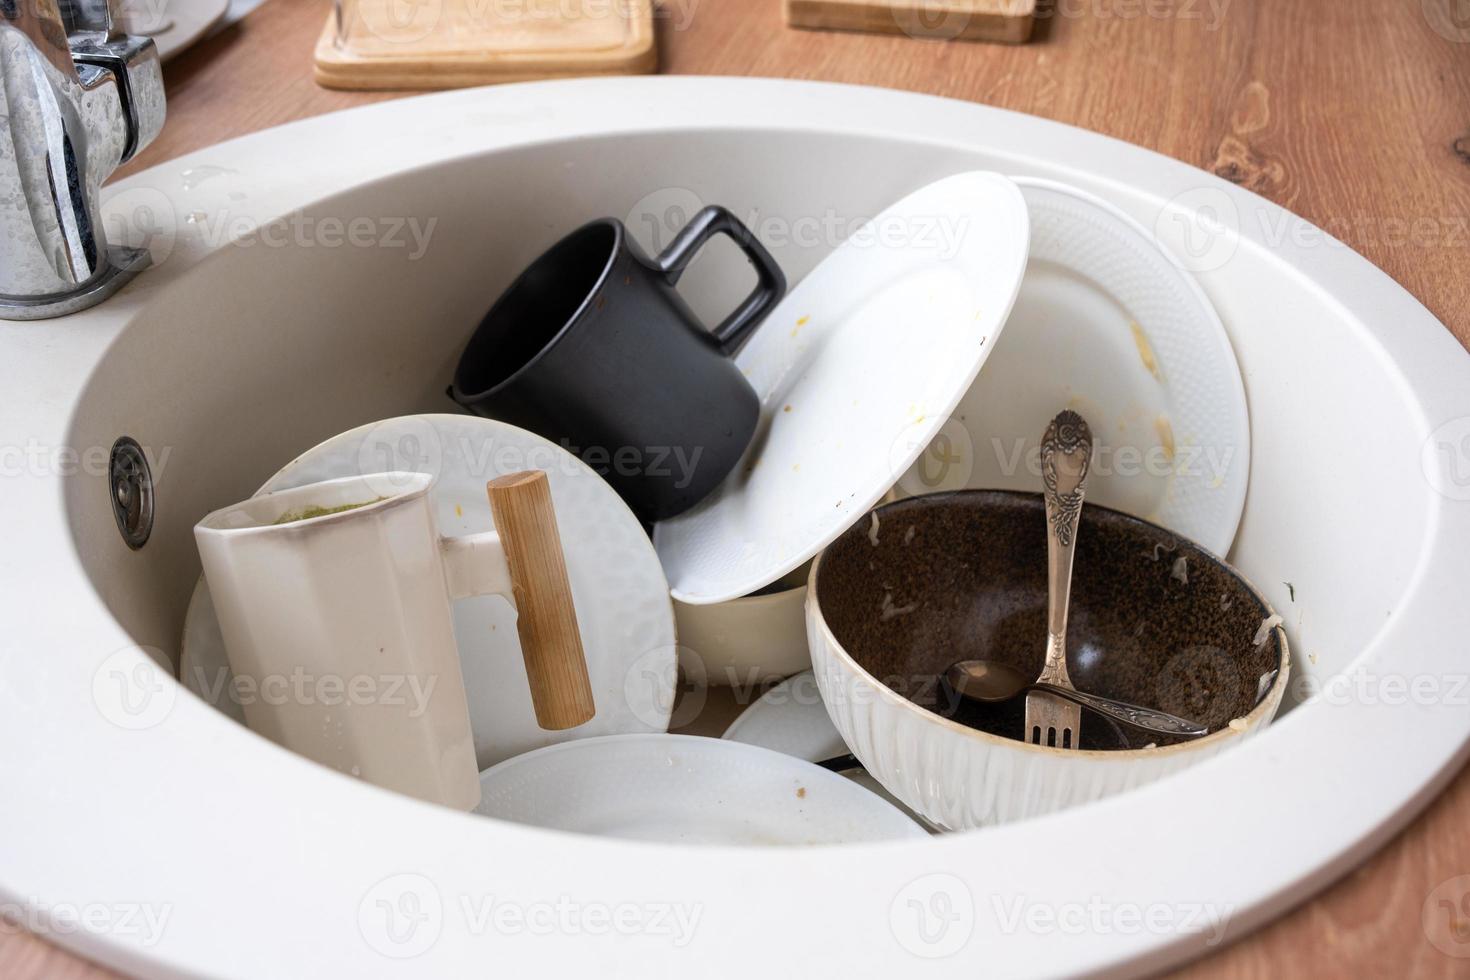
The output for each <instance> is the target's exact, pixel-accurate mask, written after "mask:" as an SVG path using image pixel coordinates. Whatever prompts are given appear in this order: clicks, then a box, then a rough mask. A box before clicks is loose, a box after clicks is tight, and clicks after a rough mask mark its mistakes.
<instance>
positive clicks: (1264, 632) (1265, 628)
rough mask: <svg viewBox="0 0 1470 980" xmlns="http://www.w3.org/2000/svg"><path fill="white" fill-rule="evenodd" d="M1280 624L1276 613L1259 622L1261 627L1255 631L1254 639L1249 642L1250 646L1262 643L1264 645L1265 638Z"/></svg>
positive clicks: (1280, 621) (1280, 620) (1279, 618)
mask: <svg viewBox="0 0 1470 980" xmlns="http://www.w3.org/2000/svg"><path fill="white" fill-rule="evenodd" d="M1281 623H1282V619H1281V617H1280V616H1279V615H1277V614H1276V613H1272V614H1271V615H1269V616H1267V617H1266V618H1265V619H1263V620H1261V625H1260V627H1258V628H1257V629H1256V637H1255V639H1253V640H1251V645H1252V646H1260V645H1261V644H1262V643H1265V642H1266V638H1267V637H1268V636H1270V635H1271V631H1272V630H1274V629H1275V628H1276V627H1278V626H1280V625H1281Z"/></svg>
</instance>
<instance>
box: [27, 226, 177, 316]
mask: <svg viewBox="0 0 1470 980" xmlns="http://www.w3.org/2000/svg"><path fill="white" fill-rule="evenodd" d="M152 262H153V259H152V257H151V256H150V255H149V254H148V250H147V249H144V248H129V247H127V246H124V245H111V246H108V249H107V268H105V269H103V270H102V271H101V272H100V273H98V274H97V275H95V276H93V277H92V278H91V279H90V280H88V281H87V282H86V283H85V284H83V285H82V286H79V287H78V288H77V289H75V290H73V291H72V292H69V293H57V294H56V295H54V296H40V297H36V298H35V299H25V298H23V297H19V296H0V320H50V319H53V318H55V317H59V316H67V315H69V314H72V313H80V312H81V311H82V310H86V309H91V308H92V307H94V306H96V305H97V304H98V303H100V302H102V301H103V300H105V299H107V297H109V296H111V295H112V294H113V293H115V292H117V291H118V290H119V289H121V288H123V287H124V286H126V285H127V284H128V281H129V280H131V279H132V278H133V277H134V276H136V275H137V274H138V273H140V272H142V271H143V270H144V269H146V268H148V266H149V265H151V264H152Z"/></svg>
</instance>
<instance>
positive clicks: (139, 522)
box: [107, 436, 153, 551]
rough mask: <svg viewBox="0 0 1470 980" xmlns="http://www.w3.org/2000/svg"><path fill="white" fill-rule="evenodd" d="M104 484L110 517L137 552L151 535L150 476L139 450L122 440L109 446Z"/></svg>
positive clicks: (126, 440) (151, 500)
mask: <svg viewBox="0 0 1470 980" xmlns="http://www.w3.org/2000/svg"><path fill="white" fill-rule="evenodd" d="M107 480H108V484H109V486H110V488H111V493H112V516H113V517H115V518H117V529H118V532H119V533H121V534H122V536H123V540H124V541H126V542H127V543H128V547H129V548H132V549H133V550H135V551H136V550H137V549H139V548H141V547H143V545H145V544H147V542H148V535H150V534H152V533H153V474H152V473H151V472H150V471H149V469H148V457H146V456H144V455H143V447H142V446H140V445H138V443H137V442H135V441H134V440H133V439H130V438H129V437H127V436H123V437H122V438H121V439H119V440H118V441H117V442H114V443H113V444H112V455H111V458H110V459H109V461H108V467H107Z"/></svg>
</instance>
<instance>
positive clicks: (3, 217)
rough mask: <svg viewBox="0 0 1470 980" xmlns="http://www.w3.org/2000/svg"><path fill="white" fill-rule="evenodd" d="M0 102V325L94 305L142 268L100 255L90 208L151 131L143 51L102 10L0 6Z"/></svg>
mask: <svg viewBox="0 0 1470 980" xmlns="http://www.w3.org/2000/svg"><path fill="white" fill-rule="evenodd" d="M0 99H3V101H0V113H3V115H0V318H6V319H22V320H29V319H42V318H46V317H54V316H61V315H64V314H67V313H72V312H76V311H78V310H81V309H85V308H87V307H89V306H91V305H93V304H95V303H98V302H101V301H102V300H103V299H105V298H106V297H107V296H110V295H111V294H112V293H113V292H116V290H117V289H119V288H120V287H121V286H122V285H123V283H125V282H126V281H127V280H128V279H129V278H131V277H132V276H133V275H134V274H136V273H137V272H138V271H139V270H140V269H142V268H144V267H145V266H146V265H147V261H148V259H147V253H146V252H143V251H141V250H138V249H129V248H124V247H121V246H116V245H109V243H108V242H107V238H106V234H105V231H104V228H103V225H102V220H101V209H100V200H99V199H100V191H101V186H102V182H103V180H105V179H106V178H107V177H108V176H110V175H111V174H112V173H113V171H115V170H116V169H117V168H118V166H120V165H121V164H123V163H125V162H126V161H127V160H128V159H130V158H131V157H132V156H133V155H134V154H135V153H136V152H137V151H138V150H140V149H141V148H142V147H144V146H146V145H147V144H148V143H149V142H151V141H152V139H153V137H154V136H156V135H157V134H158V131H159V129H160V128H161V127H162V125H163V118H164V98H163V74H162V69H161V67H160V65H159V62H158V55H157V51H156V49H155V48H154V46H153V42H152V40H151V39H148V38H137V37H132V36H129V35H126V34H122V33H119V32H118V31H116V29H115V28H114V27H113V25H112V18H111V12H110V10H109V8H108V7H107V4H106V2H105V0H63V5H62V6H60V7H59V6H58V4H57V0H0ZM7 191H8V192H9V193H6V192H7Z"/></svg>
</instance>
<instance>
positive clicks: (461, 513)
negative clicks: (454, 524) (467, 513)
mask: <svg viewBox="0 0 1470 980" xmlns="http://www.w3.org/2000/svg"><path fill="white" fill-rule="evenodd" d="M454 516H455V517H463V516H464V508H463V507H461V506H460V505H459V504H455V505H454Z"/></svg>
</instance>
